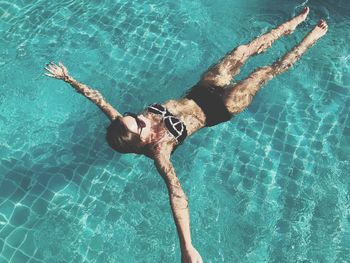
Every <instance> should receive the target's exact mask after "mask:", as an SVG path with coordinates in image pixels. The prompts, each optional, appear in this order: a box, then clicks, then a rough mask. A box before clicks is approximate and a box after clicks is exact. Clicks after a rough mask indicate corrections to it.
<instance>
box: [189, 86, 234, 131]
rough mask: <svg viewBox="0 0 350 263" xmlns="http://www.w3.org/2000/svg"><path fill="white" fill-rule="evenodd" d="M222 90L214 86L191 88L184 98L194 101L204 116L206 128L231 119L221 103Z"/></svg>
mask: <svg viewBox="0 0 350 263" xmlns="http://www.w3.org/2000/svg"><path fill="white" fill-rule="evenodd" d="M223 94H224V89H223V88H221V87H216V86H208V87H206V86H200V85H198V84H197V85H195V86H193V87H192V88H191V89H190V90H189V91H188V92H187V93H186V94H185V98H188V99H192V100H194V101H195V102H196V103H197V104H198V106H199V107H200V108H201V109H202V111H203V112H204V114H205V116H206V126H214V125H216V124H218V123H221V122H225V121H228V120H230V119H231V117H232V114H231V113H230V112H229V111H228V110H227V108H226V106H225V105H224V101H223Z"/></svg>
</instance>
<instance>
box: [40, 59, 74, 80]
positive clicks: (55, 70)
mask: <svg viewBox="0 0 350 263" xmlns="http://www.w3.org/2000/svg"><path fill="white" fill-rule="evenodd" d="M45 70H46V71H47V72H48V73H45V75H46V76H48V77H51V78H56V79H65V78H66V77H68V70H67V68H66V67H65V66H64V65H63V64H62V63H61V62H59V63H58V65H56V64H55V63H54V62H52V61H51V62H50V63H48V64H46V67H45Z"/></svg>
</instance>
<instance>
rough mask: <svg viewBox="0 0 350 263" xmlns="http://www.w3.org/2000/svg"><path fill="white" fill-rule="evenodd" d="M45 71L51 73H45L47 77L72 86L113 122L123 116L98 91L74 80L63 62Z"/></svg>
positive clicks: (48, 65)
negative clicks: (60, 80)
mask: <svg viewBox="0 0 350 263" xmlns="http://www.w3.org/2000/svg"><path fill="white" fill-rule="evenodd" d="M45 69H46V70H47V71H48V72H49V73H45V75H46V76H49V77H52V78H56V79H62V80H64V81H65V82H67V83H68V84H70V85H71V86H72V87H73V88H74V89H75V90H76V91H77V92H79V93H80V94H82V95H84V96H85V97H86V98H87V99H89V100H90V101H92V102H93V103H95V104H96V105H97V106H98V107H99V108H100V109H101V110H102V111H103V112H104V113H105V114H106V115H107V117H108V118H109V119H110V120H111V121H113V120H114V119H115V118H117V117H118V116H121V114H120V113H119V112H118V111H117V110H116V109H115V108H114V107H113V106H112V105H110V104H109V103H108V102H107V101H106V100H105V99H104V98H103V97H102V95H101V93H100V92H99V91H98V90H94V89H92V88H90V87H88V86H87V85H85V84H83V83H80V82H79V81H77V80H75V79H74V78H72V77H71V76H70V75H69V74H68V70H67V68H66V67H65V66H64V65H63V64H62V63H61V62H59V63H58V65H56V64H54V63H53V62H51V63H50V64H47V65H46V67H45Z"/></svg>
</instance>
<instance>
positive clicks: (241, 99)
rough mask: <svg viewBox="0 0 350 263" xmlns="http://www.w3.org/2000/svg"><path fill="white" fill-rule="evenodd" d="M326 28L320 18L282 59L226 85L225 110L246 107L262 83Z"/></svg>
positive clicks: (306, 47) (286, 68) (279, 72)
mask: <svg viewBox="0 0 350 263" xmlns="http://www.w3.org/2000/svg"><path fill="white" fill-rule="evenodd" d="M327 29H328V26H327V23H326V22H325V21H323V20H321V21H320V22H319V23H318V24H317V26H316V27H315V28H314V29H313V30H312V31H311V32H310V33H308V34H307V35H306V36H305V38H304V39H303V40H302V41H301V42H300V44H299V45H297V46H296V47H294V48H293V49H292V50H291V51H290V52H288V53H287V54H286V55H284V57H282V59H280V60H278V61H277V62H275V63H274V64H272V65H271V66H266V67H262V68H258V69H257V70H255V71H254V72H253V73H251V74H250V75H249V76H248V77H247V78H246V79H244V80H243V81H241V82H239V83H238V84H236V85H234V86H230V87H227V88H226V89H225V93H224V104H225V106H226V108H227V110H228V111H229V112H230V113H231V114H237V113H239V112H241V111H242V110H244V109H245V108H246V107H248V105H249V104H250V102H251V101H252V99H253V97H254V95H255V94H256V92H257V91H258V90H259V89H260V88H261V86H262V85H264V84H265V83H266V82H267V81H268V80H270V79H272V78H273V77H274V76H276V75H278V74H281V73H283V72H285V71H286V70H288V69H289V68H290V67H291V66H292V65H293V64H294V63H295V62H296V61H297V60H298V59H299V58H300V57H301V55H302V54H304V53H305V51H306V50H307V49H308V48H310V47H311V46H312V45H313V44H315V43H316V41H317V40H318V39H319V38H321V37H322V36H323V35H324V34H326V32H327Z"/></svg>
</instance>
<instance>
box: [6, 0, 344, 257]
mask: <svg viewBox="0 0 350 263" xmlns="http://www.w3.org/2000/svg"><path fill="white" fill-rule="evenodd" d="M304 4H307V5H308V6H309V7H310V8H311V12H310V15H309V18H308V20H307V21H306V23H304V24H303V25H301V26H300V27H299V28H298V30H297V31H296V32H295V33H294V34H293V35H291V36H288V37H285V38H283V39H281V40H280V41H278V42H277V43H276V44H275V45H274V46H273V47H272V48H271V49H270V50H268V52H267V53H265V54H263V55H261V56H259V57H255V58H253V59H251V60H249V62H248V64H247V65H246V66H245V67H244V69H243V70H242V72H241V75H240V76H239V78H240V79H241V78H244V77H245V76H247V74H248V73H249V72H250V71H252V70H253V69H254V68H256V67H258V66H262V65H266V64H270V63H272V62H273V61H274V60H276V59H277V58H279V57H280V56H282V55H283V54H284V53H285V52H286V51H287V50H289V49H290V48H292V47H293V46H294V45H296V43H297V42H298V41H299V40H301V39H302V37H303V35H304V34H305V33H306V32H307V31H308V30H310V29H311V27H312V25H314V24H316V22H317V21H318V20H319V19H320V18H321V17H323V18H325V19H327V21H328V23H329V32H328V34H327V35H326V37H325V38H323V39H321V40H320V41H319V43H318V44H317V45H316V46H315V47H313V48H312V49H311V50H310V51H309V52H308V53H306V54H305V56H303V58H302V59H301V61H300V62H298V63H297V64H296V65H295V67H294V68H293V69H291V70H290V71H288V72H287V73H285V74H283V75H281V76H279V77H277V78H276V79H274V80H272V81H270V82H269V83H268V84H267V85H266V86H265V87H264V88H263V89H262V90H261V91H260V92H259V93H258V94H257V95H256V97H255V99H254V101H253V103H252V104H251V106H250V107H249V108H248V109H247V110H245V111H244V112H242V113H241V114H240V115H238V116H237V117H235V118H234V119H232V121H231V122H229V123H224V124H221V125H218V126H215V127H212V128H210V129H203V130H201V131H199V132H198V133H197V134H195V135H194V136H193V137H191V138H189V139H188V140H187V141H186V143H185V144H184V145H182V146H181V147H179V148H178V149H177V151H176V152H175V154H174V156H173V162H174V165H175V168H176V171H177V174H178V176H179V178H180V180H181V182H182V185H183V188H184V190H185V192H186V193H187V195H188V197H189V202H190V214H191V231H192V240H193V243H194V246H195V247H196V248H197V249H198V251H199V252H200V254H201V255H202V257H203V259H204V262H303V263H307V262H310V263H311V262H349V261H350V256H349V255H350V245H349V244H350V193H349V192H350V177H349V175H350V158H349V156H350V117H349V113H350V90H349V88H350V85H349V84H350V74H349V73H350V46H349V43H350V34H349V32H350V20H349V18H350V17H349V16H350V2H349V1H345V0H344V1H331V0H328V1H326V0H320V1H316V0H314V1H305V2H303V1H287V0H283V1H278V4H277V1H267V0H248V1H243V0H242V1H227V0H226V1H223V0H221V1H215V2H214V1H209V0H195V1H175V0H171V1H154V0H146V1H140V0H135V1H72V0H66V1H48V0H45V1H43V0H36V1H32V3H31V4H28V1H19V0H16V1H12V2H10V1H0V33H1V34H0V74H1V75H0V160H1V163H0V262H12V263H21V262H50V263H51V262H74V263H75V262H180V257H181V255H180V249H179V244H178V238H177V234H176V229H175V225H174V223H173V218H172V215H171V210H170V205H169V202H168V194H167V190H166V187H165V184H164V182H163V181H162V179H161V178H160V176H158V175H157V172H156V169H155V168H154V167H153V163H152V162H151V161H150V160H148V159H146V158H143V157H141V156H136V155H121V154H119V153H114V152H113V151H112V150H111V149H109V147H108V145H107V143H106V142H105V139H104V135H105V128H106V127H107V126H108V120H107V119H106V118H105V116H104V115H103V114H102V113H101V112H100V111H99V109H98V108H97V107H96V106H95V105H93V104H91V103H90V102H89V101H87V100H86V99H85V98H83V97H82V96H80V95H79V94H77V93H76V92H74V91H73V90H72V88H70V87H69V86H68V85H66V84H64V83H63V82H61V81H57V80H53V79H49V78H47V77H45V76H43V66H44V65H45V63H47V62H48V61H51V60H54V61H58V60H61V61H62V62H63V63H65V65H66V66H67V67H68V69H69V71H70V73H71V74H72V75H73V76H74V77H75V78H76V79H78V80H81V81H82V82H84V83H87V84H89V85H91V86H92V87H95V88H97V89H99V90H100V91H101V92H102V93H103V95H104V96H105V97H106V98H107V99H108V100H109V101H110V103H111V104H113V105H115V106H116V107H117V108H118V109H119V110H120V111H121V112H124V111H127V110H129V111H139V110H141V109H142V108H143V107H144V106H146V105H147V104H149V103H152V102H163V101H166V100H167V99H170V98H176V97H179V96H180V95H181V94H183V92H184V91H185V90H187V89H188V88H189V87H191V85H193V84H194V83H195V82H196V81H197V80H198V78H199V76H200V74H201V73H202V72H203V71H204V70H205V69H206V68H207V67H208V66H210V65H211V64H213V63H214V62H216V61H217V60H218V59H219V58H220V57H221V56H223V55H224V54H225V53H226V52H227V51H229V50H230V49H232V48H233V47H234V46H236V45H238V44H240V43H245V42H247V41H248V40H250V39H252V38H254V37H255V36H257V35H260V34H262V33H263V32H265V31H266V30H268V29H270V28H272V27H274V26H275V25H277V24H278V23H281V22H283V21H284V20H286V19H288V18H290V17H291V16H292V15H294V14H296V12H298V10H300V8H301V7H302V5H304Z"/></svg>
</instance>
